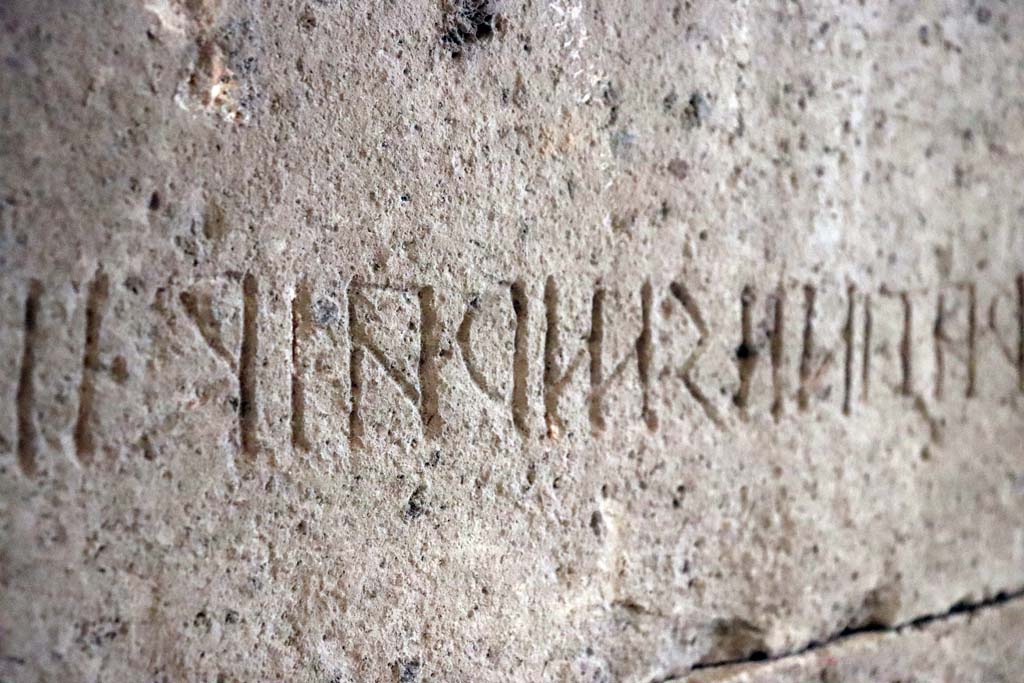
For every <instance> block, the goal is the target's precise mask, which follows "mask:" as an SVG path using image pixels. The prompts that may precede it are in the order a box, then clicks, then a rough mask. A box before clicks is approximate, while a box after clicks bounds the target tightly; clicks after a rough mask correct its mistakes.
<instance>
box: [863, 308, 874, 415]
mask: <svg viewBox="0 0 1024 683" xmlns="http://www.w3.org/2000/svg"><path fill="white" fill-rule="evenodd" d="M871 304H872V302H871V295H870V294H868V295H866V296H865V297H864V340H863V344H864V346H863V356H862V359H861V380H860V395H861V400H862V401H863V402H865V403H866V402H867V401H868V399H869V398H870V395H871V334H872V327H873V326H874V319H873V313H872V309H871Z"/></svg>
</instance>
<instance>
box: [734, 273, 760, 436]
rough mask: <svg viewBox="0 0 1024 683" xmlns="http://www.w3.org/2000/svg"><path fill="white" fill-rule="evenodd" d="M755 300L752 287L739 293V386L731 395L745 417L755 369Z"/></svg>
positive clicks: (756, 357)
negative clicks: (734, 393) (733, 394)
mask: <svg viewBox="0 0 1024 683" xmlns="http://www.w3.org/2000/svg"><path fill="white" fill-rule="evenodd" d="M756 301H757V295H756V293H755V292H754V288H753V287H751V286H750V285H747V286H745V287H744V288H743V291H742V292H741V293H740V345H739V346H738V347H737V348H736V366H737V370H738V371H739V377H740V386H739V388H738V389H737V390H736V395H735V396H733V403H735V404H736V407H737V408H739V410H740V414H741V415H742V416H743V417H747V407H748V405H749V404H750V389H751V385H752V383H753V378H754V371H755V370H756V369H757V362H758V349H757V345H756V344H755V343H754V333H753V327H754V324H753V307H754V303H755V302H756Z"/></svg>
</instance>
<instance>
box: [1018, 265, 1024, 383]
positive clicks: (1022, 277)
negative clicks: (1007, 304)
mask: <svg viewBox="0 0 1024 683" xmlns="http://www.w3.org/2000/svg"><path fill="white" fill-rule="evenodd" d="M1017 389H1018V390H1019V391H1020V392H1021V393H1022V394H1024V273H1020V274H1019V275H1017Z"/></svg>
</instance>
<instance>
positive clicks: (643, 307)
mask: <svg viewBox="0 0 1024 683" xmlns="http://www.w3.org/2000/svg"><path fill="white" fill-rule="evenodd" d="M653 304H654V288H653V287H651V282H650V280H648V281H646V282H644V285H643V287H641V289H640V315H641V325H642V329H641V331H640V336H639V337H637V340H636V361H637V372H638V373H639V375H640V388H641V391H642V399H641V400H642V401H643V404H642V406H641V414H642V415H643V418H644V424H646V425H647V429H648V430H650V431H652V432H653V431H654V430H656V429H657V428H658V416H657V414H656V413H655V411H654V407H653V406H652V405H651V396H650V391H651V369H652V367H653V365H654V333H653V331H652V329H651V324H652V323H651V310H652V307H653Z"/></svg>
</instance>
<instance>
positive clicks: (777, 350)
mask: <svg viewBox="0 0 1024 683" xmlns="http://www.w3.org/2000/svg"><path fill="white" fill-rule="evenodd" d="M773 318H774V320H773V321H772V340H771V361H772V409H771V410H772V418H774V419H775V421H776V422H777V421H778V420H779V418H781V417H782V414H783V411H784V410H785V403H784V401H785V384H784V382H785V374H784V373H785V365H786V290H785V288H784V287H783V286H782V284H781V283H780V284H779V286H778V289H777V290H776V294H775V306H774V315H773Z"/></svg>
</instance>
